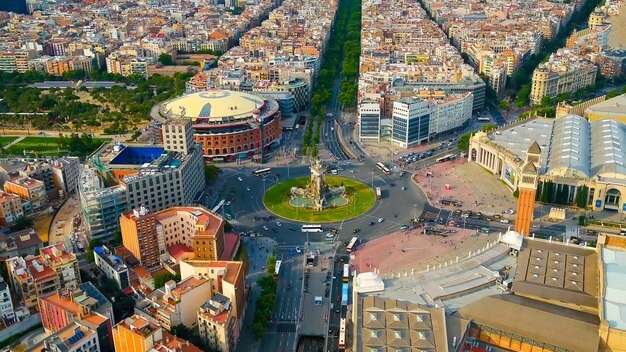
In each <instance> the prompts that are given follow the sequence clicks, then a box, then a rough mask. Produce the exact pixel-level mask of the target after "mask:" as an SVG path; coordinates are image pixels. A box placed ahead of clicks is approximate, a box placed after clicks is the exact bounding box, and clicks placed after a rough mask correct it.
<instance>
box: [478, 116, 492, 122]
mask: <svg viewBox="0 0 626 352" xmlns="http://www.w3.org/2000/svg"><path fill="white" fill-rule="evenodd" d="M476 121H478V122H489V121H491V119H490V118H488V117H479V118H477V119H476Z"/></svg>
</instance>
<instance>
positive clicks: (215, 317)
mask: <svg viewBox="0 0 626 352" xmlns="http://www.w3.org/2000/svg"><path fill="white" fill-rule="evenodd" d="M230 310H231V304H230V299H228V297H226V296H224V295H221V294H219V293H217V294H215V295H213V296H212V297H211V299H210V300H209V301H208V302H205V303H203V304H202V305H201V306H200V310H199V311H198V329H199V331H200V337H202V339H203V340H204V342H206V343H207V344H208V345H210V346H211V347H213V348H214V349H216V350H217V351H220V352H231V351H234V350H235V348H236V346H237V340H238V339H237V336H238V332H239V329H238V328H237V327H236V323H235V319H234V317H233V315H232V313H231V312H230Z"/></svg>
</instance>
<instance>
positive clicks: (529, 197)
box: [515, 142, 541, 236]
mask: <svg viewBox="0 0 626 352" xmlns="http://www.w3.org/2000/svg"><path fill="white" fill-rule="evenodd" d="M540 158H541V148H540V147H539V145H538V144H537V142H534V143H533V144H532V145H531V146H530V148H528V151H527V152H526V161H525V162H524V166H522V175H521V178H520V180H519V183H518V188H519V197H518V198H517V216H516V218H515V231H517V232H519V233H520V234H522V235H523V236H528V235H529V234H530V223H531V221H532V220H533V212H534V210H535V195H536V194H537V182H538V181H539V160H540Z"/></svg>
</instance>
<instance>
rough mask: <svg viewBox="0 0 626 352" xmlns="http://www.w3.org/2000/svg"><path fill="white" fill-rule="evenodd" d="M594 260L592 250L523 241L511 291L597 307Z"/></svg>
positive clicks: (555, 243) (595, 257)
mask: <svg viewBox="0 0 626 352" xmlns="http://www.w3.org/2000/svg"><path fill="white" fill-rule="evenodd" d="M597 258H598V257H597V254H596V252H595V251H594V250H593V248H586V247H580V246H576V245H567V244H564V243H560V242H549V241H546V240H539V239H530V238H524V242H523V244H522V249H521V250H520V252H519V256H518V260H517V272H516V275H515V279H514V281H513V288H512V291H513V292H514V293H516V294H522V295H529V296H532V297H541V298H544V299H550V300H553V301H557V302H562V303H563V304H568V305H576V306H586V307H592V308H597V305H598V273H597V271H598V266H597V261H598V259H597Z"/></svg>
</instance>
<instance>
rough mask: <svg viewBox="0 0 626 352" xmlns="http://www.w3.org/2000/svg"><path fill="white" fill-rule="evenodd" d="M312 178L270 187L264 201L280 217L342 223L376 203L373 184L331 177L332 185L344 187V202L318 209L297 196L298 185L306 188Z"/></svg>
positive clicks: (294, 180) (304, 220)
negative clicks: (293, 192)
mask: <svg viewBox="0 0 626 352" xmlns="http://www.w3.org/2000/svg"><path fill="white" fill-rule="evenodd" d="M310 180H311V178H310V177H299V178H293V179H289V180H285V181H283V182H281V183H278V184H276V185H274V186H272V187H271V188H270V189H268V190H267V191H266V192H265V194H264V195H263V204H264V206H265V208H267V210H269V211H270V212H271V213H273V214H274V215H276V216H279V217H282V218H285V219H289V220H293V221H298V222H309V223H330V222H339V221H343V220H347V219H351V218H354V217H357V216H359V215H361V214H363V213H365V212H367V211H368V210H370V209H371V208H372V207H373V206H374V203H376V194H375V193H374V190H372V189H371V188H370V187H368V186H367V185H365V184H364V183H361V182H359V181H356V180H353V179H351V178H347V177H338V176H328V177H325V181H326V183H327V184H328V186H329V187H344V188H345V193H344V194H343V196H342V197H343V198H342V201H335V200H333V201H331V202H329V204H328V205H327V206H326V207H325V208H323V209H321V210H318V209H316V208H315V207H313V206H312V204H311V203H309V202H307V201H306V200H304V199H298V198H294V197H293V196H292V195H291V190H292V188H294V187H297V188H305V187H307V185H308V183H309V182H310Z"/></svg>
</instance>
